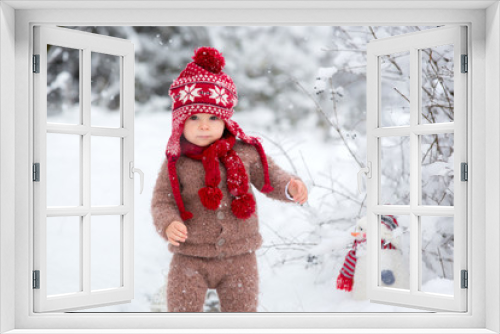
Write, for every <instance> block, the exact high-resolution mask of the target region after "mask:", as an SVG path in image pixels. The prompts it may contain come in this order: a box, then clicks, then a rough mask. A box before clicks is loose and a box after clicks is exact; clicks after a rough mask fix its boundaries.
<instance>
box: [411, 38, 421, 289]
mask: <svg viewBox="0 0 500 334" xmlns="http://www.w3.org/2000/svg"><path fill="white" fill-rule="evenodd" d="M418 53H419V52H418V49H416V48H411V49H410V128H411V131H410V240H411V241H410V292H411V293H416V292H418V284H419V279H418V278H419V273H420V270H419V269H420V268H419V263H420V261H419V259H420V256H419V254H420V252H419V251H418V247H419V244H420V240H419V239H420V238H419V236H420V233H419V231H418V230H419V228H418V227H419V223H418V221H419V217H418V216H417V215H416V214H415V210H416V209H417V207H418V205H419V204H420V201H419V193H420V192H419V188H420V181H421V180H420V172H419V166H420V160H419V151H420V145H419V142H420V141H419V137H418V135H417V134H416V133H415V132H416V131H415V130H416V128H417V126H418V123H419V122H418V120H419V110H420V108H419V105H420V103H419V83H420V80H419V78H420V69H419V67H420V66H419V62H418Z"/></svg>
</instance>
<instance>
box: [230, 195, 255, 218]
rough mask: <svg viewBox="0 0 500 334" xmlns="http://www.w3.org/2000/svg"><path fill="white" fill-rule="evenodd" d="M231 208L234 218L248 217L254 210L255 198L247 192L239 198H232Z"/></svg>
mask: <svg viewBox="0 0 500 334" xmlns="http://www.w3.org/2000/svg"><path fill="white" fill-rule="evenodd" d="M231 210H232V211H233V214H234V215H235V216H236V218H239V219H248V218H250V216H252V213H254V212H255V199H254V198H253V196H252V195H251V194H248V193H247V194H244V195H243V196H241V197H240V198H236V199H233V201H232V203H231Z"/></svg>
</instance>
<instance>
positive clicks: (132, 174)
mask: <svg viewBox="0 0 500 334" xmlns="http://www.w3.org/2000/svg"><path fill="white" fill-rule="evenodd" d="M129 166H130V169H129V170H130V174H129V175H130V178H131V179H133V178H134V173H139V176H140V177H141V192H140V194H142V190H143V189H144V173H143V172H142V170H140V169H139V168H134V162H133V161H130V164H129Z"/></svg>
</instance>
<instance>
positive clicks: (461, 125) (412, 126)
mask: <svg viewBox="0 0 500 334" xmlns="http://www.w3.org/2000/svg"><path fill="white" fill-rule="evenodd" d="M466 30H467V29H466V27H465V26H459V25H450V26H444V27H439V28H434V29H428V30H425V31H419V32H414V33H410V34H404V35H399V36H393V37H388V38H382V39H379V40H372V41H370V43H368V46H367V66H368V67H367V71H366V72H367V110H366V113H367V117H366V118H367V119H366V125H367V129H366V132H367V140H368V144H367V164H368V166H371V170H370V173H371V175H372V177H371V178H369V179H368V180H367V195H368V196H367V210H366V211H367V218H368V230H367V235H368V237H367V239H368V240H367V241H368V250H369V251H368V256H367V257H368V259H367V261H368V263H369V264H370V265H369V269H368V272H369V273H368V282H369V284H368V287H367V291H368V298H369V299H370V300H373V301H379V302H384V303H391V304H396V305H398V304H399V305H405V306H406V305H411V306H414V307H419V308H423V309H428V310H448V311H462V312H463V311H465V310H466V309H467V305H466V302H467V290H466V289H463V288H462V287H461V280H460V275H461V270H466V269H467V247H466V245H467V243H466V240H467V235H466V228H467V219H466V218H467V205H466V203H467V196H466V195H467V184H468V183H469V182H464V181H462V180H461V178H460V166H461V163H467V162H468V161H467V124H466V117H467V77H468V74H467V73H461V60H460V57H461V55H463V54H467V35H466V34H467V31H466ZM450 44H451V45H453V54H454V59H455V61H454V64H453V66H454V77H453V87H454V93H455V94H454V115H455V117H454V120H453V122H450V123H434V124H422V123H421V121H420V119H421V116H420V114H421V113H422V105H421V104H422V101H423V97H422V96H421V87H422V86H421V85H422V84H421V81H420V80H421V78H422V69H421V64H420V59H422V55H421V53H420V50H423V49H426V48H432V47H435V46H441V45H450ZM406 51H408V52H409V58H410V64H409V75H410V80H409V86H410V91H409V96H410V102H411V103H410V108H409V116H410V122H409V124H408V125H400V126H387V125H385V126H384V125H382V124H381V119H382V112H383V111H382V102H381V93H380V86H381V83H382V81H381V80H382V79H381V75H382V74H381V69H380V66H381V59H380V57H381V56H385V55H393V54H397V53H400V52H406ZM440 133H447V134H450V133H451V134H454V139H453V141H454V144H453V147H454V150H453V157H454V170H455V177H454V194H453V197H454V205H453V206H437V205H433V206H430V205H422V203H421V198H422V197H421V196H422V188H421V187H422V179H421V171H420V168H421V167H420V164H421V161H422V158H421V153H420V152H421V147H420V139H419V138H420V136H421V135H431V134H440ZM387 137H393V138H394V137H396V138H403V137H408V141H409V142H410V152H407V153H408V160H409V161H408V164H409V167H410V171H409V179H410V180H409V185H408V186H409V187H410V189H409V191H410V202H409V203H408V204H407V205H384V204H383V203H380V201H381V197H382V196H381V194H382V191H381V179H380V177H381V175H382V173H383V171H382V170H381V169H382V168H383V167H382V165H381V160H380V159H381V154H382V153H381V152H380V148H381V142H380V141H381V140H382V138H387ZM473 181H474V180H472V179H470V182H471V183H472V182H473ZM391 190H392V189H391ZM383 214H385V215H387V214H390V215H404V216H407V217H408V218H409V220H410V225H409V229H408V232H409V233H410V237H409V239H410V242H409V245H407V246H408V249H409V273H408V274H409V283H410V284H409V287H408V288H409V289H408V290H405V289H392V288H389V287H384V286H380V285H379V280H380V260H381V258H382V257H383V255H382V254H381V252H380V235H379V233H380V231H379V227H380V216H379V215H383ZM425 216H445V217H452V219H453V235H454V252H453V254H454V255H453V273H454V275H453V277H454V280H453V295H451V296H450V295H440V294H435V293H426V292H423V291H422V290H421V289H420V288H421V287H420V282H421V275H422V259H421V250H422V244H421V243H422V239H421V236H422V232H421V231H420V229H421V228H422V227H421V225H420V224H421V222H420V219H421V218H422V217H425Z"/></svg>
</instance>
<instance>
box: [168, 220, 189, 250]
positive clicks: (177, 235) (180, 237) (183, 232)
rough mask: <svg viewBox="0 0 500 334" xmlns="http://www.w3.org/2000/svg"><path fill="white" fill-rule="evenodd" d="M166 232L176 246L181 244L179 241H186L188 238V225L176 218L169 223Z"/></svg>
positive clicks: (169, 239)
mask: <svg viewBox="0 0 500 334" xmlns="http://www.w3.org/2000/svg"><path fill="white" fill-rule="evenodd" d="M165 234H166V235H167V239H168V242H170V243H171V244H172V245H174V246H179V245H180V244H179V242H184V241H186V239H187V228H186V225H184V224H183V223H181V222H180V221H177V220H175V221H173V222H172V223H171V224H170V225H168V227H167V229H166V230H165Z"/></svg>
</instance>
